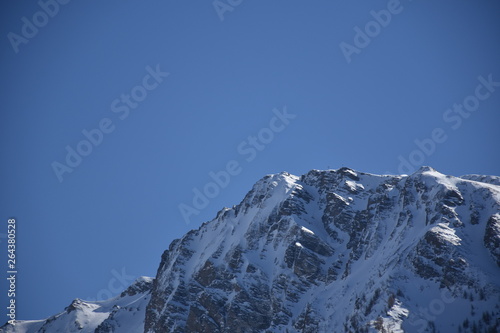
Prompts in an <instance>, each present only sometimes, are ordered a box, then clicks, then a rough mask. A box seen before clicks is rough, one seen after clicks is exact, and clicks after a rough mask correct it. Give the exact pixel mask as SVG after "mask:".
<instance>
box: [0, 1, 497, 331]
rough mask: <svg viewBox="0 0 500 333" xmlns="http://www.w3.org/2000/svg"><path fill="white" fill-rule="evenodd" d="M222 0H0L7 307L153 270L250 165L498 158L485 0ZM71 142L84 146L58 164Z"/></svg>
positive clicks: (493, 41) (372, 168)
mask: <svg viewBox="0 0 500 333" xmlns="http://www.w3.org/2000/svg"><path fill="white" fill-rule="evenodd" d="M60 1H61V2H64V1H62V0H60ZM42 3H44V2H43V1H42ZM47 3H51V1H47ZM220 3H221V5H219V13H218V12H217V10H216V9H215V8H214V5H213V3H212V1H118V0H110V1H75V0H73V1H69V2H68V3H67V4H64V5H63V4H60V5H59V8H58V10H56V7H55V6H54V5H52V6H46V8H47V11H49V12H51V16H53V17H51V16H50V15H48V14H43V13H42V14H40V13H39V12H40V11H41V10H42V8H41V7H40V5H39V4H38V3H37V2H36V1H19V2H17V1H9V2H4V3H3V4H2V6H3V8H2V10H1V11H0V22H1V31H0V35H1V36H2V39H1V43H0V48H1V64H0V82H1V87H2V90H1V94H0V96H1V97H0V98H1V103H0V105H1V106H2V112H1V119H0V126H1V129H0V136H1V140H0V151H1V157H2V160H1V164H0V170H1V177H2V178H1V197H0V216H1V219H2V222H1V224H0V226H2V227H1V228H2V230H0V233H1V234H0V241H1V243H0V247H1V251H3V253H5V255H3V254H0V258H4V259H2V260H1V262H0V267H1V269H2V270H3V271H6V239H5V233H6V230H7V219H8V218H9V217H15V218H16V219H17V224H18V229H17V237H18V238H17V240H18V248H17V257H18V271H19V273H18V281H17V292H18V293H17V302H18V309H17V310H18V312H17V314H18V319H41V318H45V317H48V316H49V315H52V314H55V313H57V312H58V311H62V310H63V308H64V307H65V306H67V305H68V304H70V302H71V300H72V299H73V298H76V297H79V298H84V299H85V298H94V299H95V298H98V296H99V295H100V296H103V295H106V294H113V295H115V294H116V290H117V289H118V288H119V287H122V284H125V283H126V282H128V280H129V279H130V277H131V276H132V277H138V276H140V275H148V276H154V275H155V274H156V269H157V267H158V264H159V261H160V256H161V254H162V252H163V251H164V250H165V249H166V248H167V247H168V245H169V244H170V242H171V241H172V240H173V239H175V238H178V237H180V236H182V235H183V234H184V233H185V232H187V231H188V230H190V229H192V228H196V227H198V226H199V225H200V224H201V223H202V222H204V221H207V220H209V219H211V218H213V217H214V216H215V214H216V212H217V211H218V210H220V209H221V208H222V207H224V206H232V205H234V204H238V203H239V202H240V200H241V199H242V198H243V196H244V194H245V193H246V192H247V191H248V190H250V188H251V186H252V185H253V184H254V183H255V182H256V181H257V180H258V179H260V178H261V177H262V176H264V175H265V174H269V173H276V172H280V171H288V172H291V173H294V174H297V175H299V174H303V173H305V172H307V171H308V170H310V169H326V168H339V167H342V166H348V167H351V168H353V169H356V170H360V171H365V172H371V173H399V172H406V171H405V170H407V169H410V168H413V169H414V168H418V167H419V166H420V165H422V164H425V165H431V166H433V167H434V168H436V169H437V170H438V171H440V172H442V173H446V174H451V175H457V176H458V175H462V174H467V173H480V174H496V175H499V174H500V157H499V154H498V152H499V142H500V131H499V127H498V126H499V123H500V112H499V111H500V87H498V86H495V85H499V84H496V83H495V82H500V63H499V59H500V34H499V33H498V32H499V31H500V4H499V2H498V1H452V0H446V1H423V0H414V1H409V0H405V1H403V0H402V1H401V2H399V4H398V3H397V1H356V2H355V4H354V2H352V1H314V2H311V1H290V0H286V1H285V0H281V1H246V0H243V1H241V2H240V3H239V4H238V1H232V3H233V4H237V6H234V7H232V6H231V7H229V9H228V7H227V6H229V5H227V0H221V1H220ZM224 4H225V5H224ZM224 6H226V7H224ZM381 10H384V11H383V12H380V11H381ZM56 11H57V12H56ZM371 11H374V12H375V14H373V13H371ZM377 13H378V14H377ZM387 13H389V14H390V15H391V17H390V20H389V17H388V15H387ZM219 14H220V15H219ZM23 17H25V18H26V19H24V20H23ZM221 17H222V18H223V20H221ZM375 17H378V20H379V21H380V22H381V23H378V22H377V21H375ZM34 20H35V21H36V23H37V24H38V25H39V27H36V26H34V27H35V28H36V29H37V30H38V31H37V32H36V31H34V30H33V27H32V26H30V25H31V24H33V22H34ZM356 27H358V28H359V29H357V28H356ZM30 28H31V30H30ZM365 29H368V33H369V35H364V34H366V31H365ZM359 31H362V34H360V33H359ZM23 33H24V35H26V36H27V37H23ZM370 35H371V37H370ZM367 39H369V41H368V40H367ZM356 45H357V46H356ZM346 50H347V51H346ZM16 51H17V53H16ZM348 60H349V61H350V62H348ZM148 66H149V67H148ZM155 71H156V74H154V75H152V74H151V73H150V72H153V73H154V72H155ZM167 72H168V73H169V74H168V75H167V74H165V73H167ZM148 75H149V76H148ZM489 76H490V77H489ZM478 77H482V78H483V81H484V82H486V83H484V82H483V83H481V81H480V80H478ZM488 80H489V81H493V83H492V82H490V83H487V81H488ZM488 89H489V90H488ZM127 98H128V99H127ZM463 103H466V106H467V108H468V109H465V108H464V107H462V109H461V110H460V105H459V104H463ZM454 104H457V106H456V108H455V109H454ZM284 108H286V112H287V113H288V114H289V115H288V116H287V117H289V118H288V119H287V118H286V117H285V119H284V120H282V119H281V120H280V118H276V119H275V117H276V113H280V114H281V115H282V116H281V117H283V112H284ZM450 108H451V109H450ZM448 109H450V111H448ZM273 110H275V111H274V112H273ZM468 110H472V111H468ZM292 115H293V116H295V117H294V118H293V119H292V117H293V116H292ZM100 126H101V128H100ZM96 128H100V129H99V132H100V133H102V138H101V137H100V134H99V133H98V132H97V131H92V130H94V129H96ZM84 130H86V131H89V133H93V135H94V136H93V140H94V142H96V143H99V144H98V145H94V144H92V143H90V141H89V142H87V143H86V142H85V141H84V140H87V139H86V138H85V136H84V134H82V131H84ZM102 130H103V131H106V132H107V133H103V132H102ZM433 131H434V132H435V133H434V134H433ZM415 140H420V142H423V144H424V146H422V147H423V148H419V147H418V146H417V144H416V143H415ZM431 141H432V143H431ZM67 146H69V147H70V149H74V150H77V149H78V148H79V149H80V152H82V154H86V155H87V156H84V157H83V158H82V159H81V161H78V159H77V158H76V157H75V156H73V157H71V158H70V163H72V164H73V166H75V167H72V168H71V170H72V172H71V173H69V172H67V171H68V169H70V166H69V165H68V164H67V163H66V161H65V160H66V155H67V154H68V152H67V150H66V147H67ZM90 149H92V151H91V152H90V153H89V150H90ZM77 153H78V152H77ZM400 158H403V159H405V160H406V161H407V162H406V166H402V164H401V163H402V162H401V160H400ZM230 161H234V162H230ZM54 162H57V163H54ZM58 163H59V164H58ZM228 163H229V164H230V165H229V167H230V169H231V172H232V173H233V175H230V178H229V180H230V181H229V184H228V185H227V186H224V187H223V188H222V186H220V185H216V186H215V187H214V186H213V184H212V185H207V184H209V183H210V182H211V177H210V175H209V174H210V172H215V173H216V172H218V171H220V170H224V169H226V167H227V164H228ZM54 165H57V166H58V168H56V169H57V170H59V171H58V172H59V176H60V177H59V178H58V176H57V175H56V173H57V172H55V171H54ZM61 180H62V181H61ZM222 181H225V182H227V181H226V180H225V179H222ZM214 184H215V183H214ZM221 184H222V185H226V184H224V182H223V183H221ZM206 185H207V186H208V187H207V189H208V191H212V192H209V193H210V195H211V196H213V197H214V198H208V199H207V200H205V202H203V201H202V200H201V199H200V200H198V202H197V205H198V208H200V209H197V212H196V213H198V214H197V215H195V214H194V213H193V212H194V210H195V209H196V208H194V207H193V203H192V200H193V197H194V196H195V194H194V192H193V189H194V188H197V189H200V191H203V190H204V188H205V186H206ZM217 192H218V193H217ZM198 199H199V198H198ZM181 204H184V205H185V206H181V207H184V208H186V207H188V206H189V207H191V208H192V210H189V212H190V214H191V213H192V214H191V215H189V214H188V215H189V218H188V219H189V220H190V223H189V224H187V223H186V222H185V221H186V219H185V218H184V217H183V215H182V214H181V211H180V209H179V207H180V205H181ZM123 271H124V272H125V273H126V275H128V276H127V277H123V276H122V279H121V281H120V280H119V279H117V278H116V277H115V275H119V274H118V273H117V272H123ZM110 286H111V287H110ZM0 287H1V291H0V302H1V303H0V308H4V306H6V305H7V296H6V287H7V286H6V283H5V281H3V280H2V282H1V284H0ZM123 287H125V286H123ZM99 292H100V293H99ZM2 316H4V314H2ZM6 320H7V318H6V317H4V318H3V319H2V320H1V321H2V322H4V321H6Z"/></svg>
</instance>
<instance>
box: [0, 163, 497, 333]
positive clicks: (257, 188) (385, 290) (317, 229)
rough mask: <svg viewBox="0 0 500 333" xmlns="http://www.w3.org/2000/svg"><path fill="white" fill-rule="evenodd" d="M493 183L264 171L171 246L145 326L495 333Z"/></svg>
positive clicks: (427, 174)
mask: <svg viewBox="0 0 500 333" xmlns="http://www.w3.org/2000/svg"><path fill="white" fill-rule="evenodd" d="M499 179H500V177H496V176H483V175H465V176H461V177H452V176H446V175H443V174H441V173H439V172H437V171H436V170H434V169H432V168H431V167H422V168H420V169H419V170H417V171H416V172H415V173H413V174H412V175H400V176H398V175H374V174H369V173H363V172H358V171H355V170H353V169H349V168H340V169H337V170H325V171H320V170H311V171H309V172H308V173H306V174H304V175H302V176H294V175H291V174H289V173H287V172H281V173H278V174H272V175H267V176H265V177H263V178H262V179H261V180H259V181H258V182H257V183H256V184H255V185H254V186H253V188H252V189H251V190H250V191H249V192H248V193H247V194H246V195H245V197H244V199H243V200H242V201H241V202H240V203H239V204H238V205H235V206H233V207H232V208H223V209H222V210H220V211H219V212H218V213H217V214H216V217H215V218H214V219H213V220H211V221H208V222H205V223H203V224H202V225H201V226H200V227H199V228H198V229H195V230H191V231H189V232H188V233H187V234H186V235H185V236H183V237H182V238H180V239H177V240H174V241H173V242H172V243H171V244H170V246H169V248H168V249H167V250H166V251H165V252H164V253H163V255H162V257H161V262H160V265H159V268H158V272H157V275H156V278H155V279H154V280H151V281H150V284H149V286H150V287H149V288H150V289H148V290H144V291H143V292H145V293H146V294H147V295H149V296H150V299H149V300H148V302H147V305H146V306H145V310H144V317H143V318H144V330H143V331H144V332H350V331H352V332H377V331H379V332H382V331H385V332H424V331H430V332H432V331H435V332H448V331H450V330H453V331H459V330H460V331H462V332H469V331H481V332H482V331H484V332H488V331H491V330H496V329H499V328H500V321H499V320H498V319H496V318H498V317H499V314H500V285H499V282H498V280H499V279H498V277H500V250H499V248H500V186H499V185H497V182H498V180H499ZM149 296H147V297H149ZM143 308H144V307H143ZM143 308H141V309H143ZM141 315H142V313H141V314H140V315H139V316H141ZM103 322H104V321H103ZM108 322H109V321H108ZM114 323H115V326H109V330H108V331H109V332H111V331H112V330H111V329H114V328H113V327H116V326H117V325H119V324H120V323H119V321H115V322H114ZM100 324H102V323H100ZM101 326H102V325H101ZM136 326H137V325H136ZM5 327H7V330H6V332H21V331H20V330H17V331H16V330H15V328H14V329H12V328H13V327H10V326H4V328H2V329H5ZM2 329H0V331H1V330H2ZM9 329H11V330H9ZM90 331H91V330H89V332H90ZM30 332H31V331H30ZM32 332H38V331H36V330H33V331H32ZM47 332H48V331H47ZM96 332H98V331H96ZM99 332H106V331H105V330H102V329H101V331H99ZM137 332H142V330H137Z"/></svg>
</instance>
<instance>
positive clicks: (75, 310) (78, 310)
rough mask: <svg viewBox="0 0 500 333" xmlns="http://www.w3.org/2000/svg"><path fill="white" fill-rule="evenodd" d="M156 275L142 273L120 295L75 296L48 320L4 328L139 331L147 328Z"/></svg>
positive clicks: (31, 332)
mask: <svg viewBox="0 0 500 333" xmlns="http://www.w3.org/2000/svg"><path fill="white" fill-rule="evenodd" d="M152 285H153V279H152V278H150V277H140V278H138V279H137V280H135V281H134V283H133V284H132V285H131V286H130V287H128V288H127V289H125V290H124V291H123V292H122V293H121V294H120V295H119V296H116V297H114V298H111V299H108V300H106V301H99V302H88V301H83V300H81V299H75V300H74V301H73V302H72V303H71V304H70V305H69V306H68V307H66V309H64V311H63V312H61V313H59V314H56V315H55V316H52V317H50V318H47V319H45V320H27V321H17V322H16V323H15V324H14V325H5V326H3V327H1V328H0V332H18V333H45V332H47V333H51V332H58V333H59V332H60V333H94V332H95V333H105V332H115V333H135V332H137V333H138V332H143V331H144V315H145V310H146V306H147V304H148V302H149V300H150V296H151V287H152Z"/></svg>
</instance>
